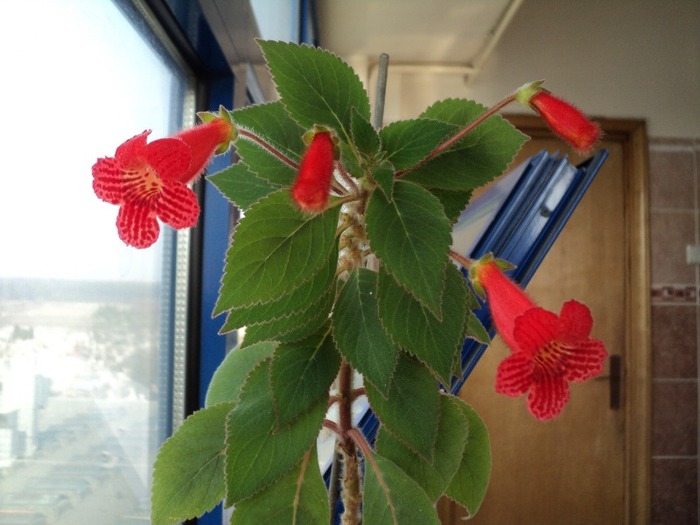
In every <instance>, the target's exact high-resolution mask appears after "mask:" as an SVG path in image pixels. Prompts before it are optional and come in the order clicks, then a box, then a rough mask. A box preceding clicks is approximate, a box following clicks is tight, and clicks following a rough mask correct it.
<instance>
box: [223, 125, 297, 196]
mask: <svg viewBox="0 0 700 525" xmlns="http://www.w3.org/2000/svg"><path fill="white" fill-rule="evenodd" d="M235 144H236V151H237V153H238V154H239V155H240V157H241V159H243V162H244V163H245V165H246V166H248V171H250V172H251V173H253V174H254V175H256V176H257V177H258V178H260V179H263V180H265V181H267V182H268V183H269V184H271V185H273V186H284V187H288V186H291V185H292V183H293V182H294V179H295V178H296V176H297V170H296V169H294V168H293V167H292V166H290V165H289V164H286V163H284V162H282V161H281V160H280V159H278V158H277V157H275V156H274V155H272V154H271V153H270V152H269V151H267V150H265V149H263V148H262V146H260V145H259V144H256V143H255V142H251V141H250V140H248V139H246V138H244V137H239V138H238V139H237V140H236V142H235Z"/></svg>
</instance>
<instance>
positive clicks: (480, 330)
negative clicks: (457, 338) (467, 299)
mask: <svg viewBox="0 0 700 525" xmlns="http://www.w3.org/2000/svg"><path fill="white" fill-rule="evenodd" d="M465 328H466V330H465V332H464V337H469V338H470V339H474V340H475V341H478V342H479V343H483V344H485V345H487V344H489V343H490V342H491V336H490V335H489V333H488V331H487V330H486V328H484V325H483V324H481V321H479V318H478V317H477V316H476V315H475V314H474V312H472V311H470V310H467V323H466V325H465Z"/></svg>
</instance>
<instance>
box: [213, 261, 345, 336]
mask: <svg viewBox="0 0 700 525" xmlns="http://www.w3.org/2000/svg"><path fill="white" fill-rule="evenodd" d="M337 259H338V257H337V252H336V251H335V250H333V251H331V256H330V257H329V259H328V263H327V264H326V266H325V267H324V268H321V270H319V271H318V272H317V273H315V274H314V275H313V276H312V277H311V278H310V279H308V280H307V281H305V282H303V283H302V284H301V286H299V287H298V288H297V289H296V290H294V291H293V292H292V293H289V294H287V295H283V296H282V297H279V298H276V299H273V300H271V301H268V302H265V303H257V304H253V305H247V306H240V307H236V308H233V309H232V310H230V311H229V313H228V316H227V317H226V322H225V323H224V326H223V327H222V329H221V332H223V333H225V332H229V331H231V330H234V329H236V328H240V327H242V326H246V325H252V324H257V323H264V322H269V321H275V320H278V319H281V318H284V317H289V316H290V315H292V314H294V313H298V312H301V311H304V310H308V309H309V307H310V305H313V303H315V302H317V301H318V300H319V299H321V298H322V297H323V296H324V294H325V293H326V292H327V291H328V289H329V287H330V286H331V283H332V282H333V276H334V275H335V271H336V268H337V266H338V260H337Z"/></svg>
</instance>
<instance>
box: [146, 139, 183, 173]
mask: <svg viewBox="0 0 700 525" xmlns="http://www.w3.org/2000/svg"><path fill="white" fill-rule="evenodd" d="M191 157H192V154H191V152H190V148H189V146H188V145H187V144H185V143H184V142H182V141H181V140H178V139H172V138H166V139H158V140H154V141H153V142H151V143H150V144H148V145H147V146H146V149H145V151H144V159H145V161H146V162H147V163H148V164H149V165H150V166H151V167H152V168H153V169H154V170H155V172H156V173H157V174H158V177H160V179H161V180H179V179H180V177H181V176H182V174H183V172H184V171H185V170H187V168H188V167H189V165H190V159H191Z"/></svg>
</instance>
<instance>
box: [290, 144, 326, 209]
mask: <svg viewBox="0 0 700 525" xmlns="http://www.w3.org/2000/svg"><path fill="white" fill-rule="evenodd" d="M334 157H335V153H334V144H333V138H332V137H331V134H330V132H328V131H319V132H317V133H315V134H314V136H313V138H312V139H311V143H310V144H309V147H308V149H307V150H306V153H304V157H303V158H302V159H301V167H300V168H299V174H298V176H297V179H296V181H294V185H293V186H292V197H293V198H294V201H295V202H296V203H297V205H298V206H299V207H300V208H301V209H302V210H303V211H306V212H316V213H318V212H322V211H323V210H325V209H326V208H327V207H328V199H329V195H330V187H331V179H332V177H333V161H334Z"/></svg>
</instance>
